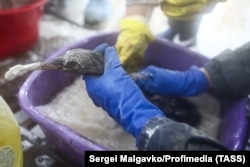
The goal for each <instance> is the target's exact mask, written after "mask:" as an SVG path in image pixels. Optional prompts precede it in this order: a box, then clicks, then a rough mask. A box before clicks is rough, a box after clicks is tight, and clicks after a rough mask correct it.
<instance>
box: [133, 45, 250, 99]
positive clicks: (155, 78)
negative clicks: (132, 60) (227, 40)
mask: <svg viewBox="0 0 250 167" xmlns="http://www.w3.org/2000/svg"><path fill="white" fill-rule="evenodd" d="M133 75H134V76H140V77H137V78H135V79H134V80H135V82H136V83H137V85H138V86H139V87H140V88H141V89H143V90H144V91H146V92H149V93H153V94H160V95H171V96H194V95H198V94H201V93H204V92H206V91H208V90H211V91H212V92H213V93H215V94H216V95H217V96H218V97H221V98H241V97H243V96H247V95H248V94H250V42H248V43H246V44H245V45H243V46H241V47H239V48H238V49H235V50H234V51H232V50H225V51H224V52H222V53H221V54H219V55H217V56H216V57H215V58H213V59H211V60H210V61H209V62H208V63H206V64H205V65H204V67H201V68H198V67H196V66H192V67H191V68H190V69H188V70H185V71H176V70H167V69H163V68H159V67H155V66H148V67H146V68H145V69H143V70H141V71H140V72H137V73H134V74H133ZM133 75H132V76H133Z"/></svg>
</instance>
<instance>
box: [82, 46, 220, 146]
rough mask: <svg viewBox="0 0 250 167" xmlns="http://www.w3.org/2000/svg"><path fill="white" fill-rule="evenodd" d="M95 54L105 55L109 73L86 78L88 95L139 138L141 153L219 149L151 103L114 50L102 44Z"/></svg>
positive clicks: (208, 139) (205, 137)
mask: <svg viewBox="0 0 250 167" xmlns="http://www.w3.org/2000/svg"><path fill="white" fill-rule="evenodd" d="M94 51H96V52H99V53H101V54H103V55H104V61H105V70H104V74H103V75H102V76H88V77H87V76H84V77H83V79H84V80H85V83H86V89H87V92H88V94H89V96H90V98H91V99H92V100H93V102H94V104H96V105H97V106H99V107H102V108H103V109H104V110H105V111H106V112H107V113H108V114H109V115H110V116H111V117H112V118H113V119H114V120H116V121H117V123H119V124H120V125H121V126H122V127H123V128H124V129H125V130H126V131H127V132H128V133H130V134H131V135H133V136H134V137H135V139H136V145H137V147H138V149H139V150H186V149H188V150H213V149H218V145H220V144H219V143H218V141H216V140H215V139H212V138H210V137H208V136H207V135H205V134H204V133H202V132H200V131H198V130H197V129H195V128H193V127H191V126H189V125H188V124H184V123H179V122H175V121H172V120H170V119H168V118H166V117H165V115H164V114H163V112H162V111H161V110H159V108H157V107H156V106H155V105H153V104H152V103H150V102H149V101H148V100H147V99H146V98H145V96H144V95H143V93H142V92H141V90H140V89H139V88H138V86H137V85H136V84H135V83H134V82H133V80H132V79H131V78H130V77H129V76H128V74H127V73H126V72H125V71H124V70H123V68H122V67H121V64H120V62H119V60H118V55H117V52H116V50H115V48H114V47H108V46H107V45H100V46H98V47H97V48H96V49H94ZM197 139H199V141H200V142H198V143H197V141H196V140H197ZM190 142H191V143H190ZM192 142H194V143H192ZM197 144H199V145H197ZM190 145H191V146H192V147H191V148H190V147H186V146H190ZM219 149H221V148H219Z"/></svg>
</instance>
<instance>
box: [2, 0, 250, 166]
mask: <svg viewBox="0 0 250 167" xmlns="http://www.w3.org/2000/svg"><path fill="white" fill-rule="evenodd" d="M16 1H17V0H16ZM2 2H4V1H2ZM88 2H89V1H88V0H49V1H48V2H47V3H46V4H42V5H41V6H40V7H39V10H40V9H41V10H42V13H41V18H40V19H39V21H38V23H37V26H38V30H39V31H38V38H37V40H34V41H33V42H32V41H31V45H29V46H30V47H27V49H26V50H25V51H22V52H20V53H18V54H15V55H13V54H12V55H11V56H6V57H1V60H0V95H1V96H2V97H3V98H4V99H5V100H6V102H7V103H8V104H9V105H10V108H11V109H12V110H13V112H14V113H15V116H16V118H17V120H18V123H19V124H20V125H21V129H22V131H21V132H22V137H23V144H24V145H25V148H27V149H25V150H26V152H25V155H24V158H25V160H24V161H25V167H31V166H32V167H34V163H35V160H36V165H37V166H39V164H40V166H43V165H44V166H47V167H50V166H51V167H52V166H53V167H56V166H67V165H69V164H66V162H64V160H63V158H62V157H61V156H60V153H57V152H56V150H55V149H54V147H53V145H50V144H49V143H47V142H46V140H45V139H44V135H43V133H42V131H41V130H40V128H39V126H38V125H36V123H34V122H33V121H32V120H30V119H29V117H28V116H27V115H26V114H25V113H24V112H23V111H22V110H21V109H20V106H19V105H18V102H17V93H18V90H19V88H20V86H21V85H22V83H23V82H24V81H25V79H26V78H27V75H25V76H22V77H19V78H17V79H15V80H13V81H9V82H7V81H5V79H4V73H5V72H6V71H7V70H8V69H9V68H10V67H12V66H14V65H16V64H28V63H32V62H37V61H42V60H44V59H46V58H47V57H49V56H51V54H52V53H54V52H55V51H56V50H58V49H59V48H62V47H64V46H66V45H69V44H71V43H72V42H75V41H78V40H80V39H83V38H87V37H90V36H92V35H96V34H98V33H104V32H111V31H118V30H119V29H118V26H119V20H120V18H122V17H123V16H124V14H125V1H124V0H109V3H110V6H109V7H107V11H108V12H107V13H106V15H107V17H105V19H103V22H102V23H101V24H98V25H87V24H86V20H85V19H86V17H85V15H84V13H85V9H86V6H87V4H88ZM0 5H2V6H0V27H3V26H4V25H7V24H8V23H7V22H8V21H6V20H7V19H9V18H7V19H5V20H4V19H3V17H4V16H6V15H7V14H8V12H5V11H4V9H3V8H4V6H3V4H0ZM1 7H2V8H1ZM105 10H106V9H105ZM21 24H22V23H21ZM149 24H150V28H151V30H152V31H153V33H154V34H157V33H160V32H162V31H164V30H166V29H167V28H168V23H167V17H165V16H164V15H163V13H162V12H161V10H160V8H159V7H156V8H155V10H154V12H153V15H152V17H151V20H150V23H149ZM31 27H33V28H35V27H36V25H35V24H32V23H31ZM8 29H9V30H10V31H11V32H16V31H17V30H18V29H20V27H18V26H11V27H9V28H8ZM249 30H250V0H240V1H238V0H228V1H227V2H225V3H220V4H218V5H217V6H216V8H215V9H214V10H213V12H212V13H209V14H207V15H205V16H204V17H203V19H202V22H201V25H200V28H199V30H198V35H197V44H196V45H195V46H193V47H191V48H190V49H192V50H194V51H196V52H199V53H202V54H204V55H206V56H208V57H210V58H212V57H214V56H216V55H217V54H219V53H220V52H221V51H223V50H225V49H228V48H231V49H234V48H236V47H238V46H240V45H242V44H244V43H245V42H247V41H250V31H249ZM4 35H6V33H5V32H4V31H3V29H0V36H1V37H2V36H4ZM7 35H8V34H7ZM5 42H6V41H4V43H5ZM2 44H3V42H2ZM0 48H1V47H0ZM14 50H15V49H14ZM16 50H17V49H16ZM30 147H33V149H28V148H30Z"/></svg>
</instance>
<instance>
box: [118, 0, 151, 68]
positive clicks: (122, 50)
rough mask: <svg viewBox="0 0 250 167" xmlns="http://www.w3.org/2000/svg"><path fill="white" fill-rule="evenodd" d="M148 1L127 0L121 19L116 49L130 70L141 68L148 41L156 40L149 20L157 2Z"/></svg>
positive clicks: (123, 63) (124, 65) (122, 61)
mask: <svg viewBox="0 0 250 167" xmlns="http://www.w3.org/2000/svg"><path fill="white" fill-rule="evenodd" d="M148 2H150V1H148ZM148 2H147V1H133V2H132V1H130V2H127V3H128V4H127V6H126V7H127V8H126V14H125V16H124V18H122V19H121V20H120V25H119V30H120V32H119V35H118V38H117V42H116V49H117V51H118V53H119V56H120V61H121V63H122V65H123V67H124V69H125V70H126V71H128V72H134V71H137V70H138V69H139V67H140V65H141V62H142V59H143V57H144V52H145V50H146V48H147V46H148V43H149V42H151V41H153V40H154V35H153V34H152V32H151V30H150V28H149V26H148V22H149V20H150V17H151V15H152V11H153V9H154V7H155V4H153V3H148Z"/></svg>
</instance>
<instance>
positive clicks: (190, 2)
mask: <svg viewBox="0 0 250 167" xmlns="http://www.w3.org/2000/svg"><path fill="white" fill-rule="evenodd" d="M219 1H225V0H162V1H161V10H162V11H163V13H164V14H165V15H166V16H168V17H169V18H170V19H173V20H179V21H188V20H191V19H193V18H194V17H195V16H197V15H198V14H201V13H207V12H209V11H211V8H213V7H214V6H215V4H216V3H217V2H219Z"/></svg>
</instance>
